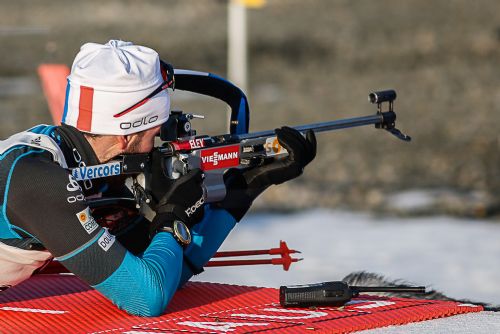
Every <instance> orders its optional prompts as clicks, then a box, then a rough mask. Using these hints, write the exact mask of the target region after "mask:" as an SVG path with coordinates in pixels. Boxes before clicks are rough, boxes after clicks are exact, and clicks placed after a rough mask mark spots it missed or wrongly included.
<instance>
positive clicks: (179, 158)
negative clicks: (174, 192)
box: [123, 90, 411, 203]
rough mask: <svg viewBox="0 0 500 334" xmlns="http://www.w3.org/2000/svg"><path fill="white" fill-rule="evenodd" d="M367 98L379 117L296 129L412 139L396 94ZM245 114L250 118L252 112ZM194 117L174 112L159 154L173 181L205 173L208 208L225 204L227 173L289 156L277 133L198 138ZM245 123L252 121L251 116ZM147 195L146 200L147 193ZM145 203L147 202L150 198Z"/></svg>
mask: <svg viewBox="0 0 500 334" xmlns="http://www.w3.org/2000/svg"><path fill="white" fill-rule="evenodd" d="M368 99H369V101H370V102H371V103H374V104H377V112H376V114H375V115H371V116H364V117H355V118H349V119H340V120H334V121H328V122H322V123H314V124H306V125H300V126H296V127H294V129H296V130H298V131H300V132H301V133H303V134H304V133H305V132H306V131H308V130H313V131H314V132H324V131H333V130H340V129H347V128H352V127H358V126H365V125H372V124H373V125H375V127H376V128H379V129H385V130H387V131H389V132H390V133H391V134H393V135H394V136H396V137H397V138H399V139H401V140H403V141H410V140H411V138H410V137H409V136H407V135H405V134H403V133H401V131H399V130H398V129H396V127H395V121H396V114H395V112H394V100H395V99H396V92H395V91H394V90H386V91H379V92H374V93H371V94H369V97H368ZM385 103H386V104H388V109H387V110H385V111H384V110H383V105H384V104H385ZM246 111H247V113H248V108H247V110H246ZM194 118H204V117H203V116H199V115H193V114H185V113H183V112H182V111H172V112H171V115H170V117H169V119H168V121H167V122H166V123H165V124H163V126H162V128H161V132H160V138H161V140H162V141H163V144H162V145H161V146H160V147H157V148H155V149H156V150H158V151H159V152H160V153H161V155H162V157H163V161H162V163H161V164H162V168H163V169H164V173H165V175H166V176H167V177H168V178H170V179H176V178H178V177H180V176H181V175H183V174H185V173H187V172H188V171H189V170H192V169H194V168H200V169H201V170H203V171H204V173H205V180H204V188H205V189H204V191H205V202H206V203H213V202H218V201H221V200H223V199H224V197H225V195H226V189H225V185H224V181H223V174H224V171H226V170H227V169H229V168H245V167H249V166H253V165H258V164H260V163H262V162H263V161H264V160H265V159H266V158H270V157H277V158H279V157H280V156H285V155H287V154H288V152H287V151H286V149H284V148H283V147H281V145H280V144H279V143H278V140H277V137H276V134H275V131H274V130H269V131H261V132H254V133H248V132H245V131H243V133H241V131H240V133H234V131H232V133H229V134H223V135H217V136H208V135H197V134H196V131H195V130H193V128H192V126H191V122H190V121H191V120H192V119H194ZM238 118H239V119H242V117H234V114H233V117H232V120H231V127H232V129H235V128H236V127H237V126H238ZM246 120H247V121H248V115H247V117H246ZM235 126H236V127H235ZM247 128H248V125H247ZM129 159H134V157H124V160H123V171H124V172H125V173H126V172H127V171H128V172H131V173H132V172H134V171H135V172H137V168H133V167H134V166H137V162H136V161H133V160H129ZM151 182H154V180H151ZM144 188H145V189H147V188H148V185H147V184H146V185H145V187H144ZM144 196H146V197H147V195H146V193H144ZM142 200H146V201H149V200H148V198H143V199H142Z"/></svg>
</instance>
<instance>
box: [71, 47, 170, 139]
mask: <svg viewBox="0 0 500 334" xmlns="http://www.w3.org/2000/svg"><path fill="white" fill-rule="evenodd" d="M163 82H164V78H163V76H162V71H161V67H160V59H159V57H158V53H157V52H156V51H154V50H153V49H150V48H148V47H145V46H140V45H134V44H132V43H130V42H123V41H118V40H110V41H109V42H108V43H106V44H104V45H102V44H97V43H87V44H84V45H83V46H82V47H81V49H80V52H79V53H78V54H77V55H76V57H75V60H74V62H73V66H72V67H71V74H70V75H69V76H68V85H67V88H66V103H65V105H64V114H63V119H62V122H63V123H65V124H68V125H72V126H74V127H76V128H77V129H79V130H80V131H83V132H88V133H93V134H102V135H128V134H131V133H135V132H139V131H143V130H147V129H150V128H152V127H155V126H158V125H160V124H162V123H164V122H165V121H166V120H167V119H168V116H169V109H170V97H169V94H168V91H167V90H166V89H164V90H162V91H161V92H159V93H158V94H156V95H154V96H153V97H151V98H150V99H147V100H145V101H144V103H139V104H138V105H137V106H135V107H134V108H131V109H130V110H127V108H129V107H131V106H133V105H135V104H136V103H137V102H139V101H141V100H142V99H144V98H145V97H146V96H148V94H150V93H151V92H153V91H154V90H155V89H157V88H158V87H160V85H161V84H162V83H163ZM125 110H126V112H124V111H125Z"/></svg>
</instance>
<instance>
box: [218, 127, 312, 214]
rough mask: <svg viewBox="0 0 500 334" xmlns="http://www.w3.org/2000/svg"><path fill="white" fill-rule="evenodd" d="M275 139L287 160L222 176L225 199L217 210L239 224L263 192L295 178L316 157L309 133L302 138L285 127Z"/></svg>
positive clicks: (298, 133) (310, 133)
mask: <svg viewBox="0 0 500 334" xmlns="http://www.w3.org/2000/svg"><path fill="white" fill-rule="evenodd" d="M276 135H277V137H278V142H279V143H280V144H281V145H282V146H283V147H284V148H286V150H287V151H288V156H287V157H286V158H284V159H272V160H271V161H270V162H267V163H265V164H263V165H260V166H257V167H252V168H249V169H245V170H239V169H231V170H229V171H227V172H226V174H225V175H224V183H225V184H226V190H227V195H226V198H225V199H224V200H223V201H222V202H221V203H220V206H221V207H222V208H224V209H226V210H227V211H228V212H229V213H231V214H232V215H233V216H234V217H235V218H236V220H238V221H239V220H241V218H242V217H243V215H244V214H245V213H246V212H247V211H248V209H249V208H250V206H251V205H252V202H253V200H254V199H255V198H256V197H257V196H259V195H260V194H261V193H262V192H263V191H264V190H266V189H267V188H268V187H269V186H271V185H273V184H280V183H283V182H285V181H288V180H291V179H294V178H296V177H298V176H299V175H301V174H302V172H303V170H304V167H305V166H307V165H308V164H309V163H310V162H311V161H312V160H313V159H314V158H315V157H316V136H315V135H314V132H313V131H312V130H309V131H307V133H306V137H305V138H304V136H302V135H301V134H300V132H299V131H297V130H295V129H292V128H290V127H286V126H285V127H282V128H281V129H276Z"/></svg>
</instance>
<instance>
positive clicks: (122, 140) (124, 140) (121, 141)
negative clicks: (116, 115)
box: [116, 136, 130, 150]
mask: <svg viewBox="0 0 500 334" xmlns="http://www.w3.org/2000/svg"><path fill="white" fill-rule="evenodd" d="M116 139H117V141H118V145H119V147H120V149H121V150H125V149H126V148H127V145H128V143H129V142H130V138H129V136H116Z"/></svg>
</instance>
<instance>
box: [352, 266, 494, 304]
mask: <svg viewBox="0 0 500 334" xmlns="http://www.w3.org/2000/svg"><path fill="white" fill-rule="evenodd" d="M342 281H343V282H345V283H347V284H348V285H350V286H384V287H403V286H414V285H415V284H411V283H409V282H406V281H404V280H394V281H390V280H388V279H386V278H385V277H384V276H382V275H379V274H375V273H369V272H366V271H358V272H353V273H350V274H349V275H347V276H346V277H344V278H343V279H342ZM363 294H372V295H376V296H387V297H399V298H413V299H433V300H448V301H454V302H459V303H464V304H474V305H482V306H483V307H484V309H485V311H495V312H498V311H500V306H499V305H496V306H495V305H491V304H488V303H483V302H476V301H471V300H468V299H455V298H451V297H448V296H446V295H445V294H443V293H441V292H439V291H436V290H433V289H426V292H425V293H408V292H363Z"/></svg>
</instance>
